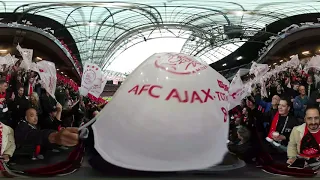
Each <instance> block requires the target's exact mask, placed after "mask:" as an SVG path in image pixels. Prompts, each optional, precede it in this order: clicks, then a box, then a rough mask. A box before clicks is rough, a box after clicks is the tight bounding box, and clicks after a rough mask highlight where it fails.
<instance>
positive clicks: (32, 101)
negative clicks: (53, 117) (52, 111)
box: [29, 92, 42, 116]
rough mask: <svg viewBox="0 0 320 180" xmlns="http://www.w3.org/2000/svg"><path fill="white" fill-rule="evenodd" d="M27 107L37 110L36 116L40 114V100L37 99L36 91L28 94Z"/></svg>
mask: <svg viewBox="0 0 320 180" xmlns="http://www.w3.org/2000/svg"><path fill="white" fill-rule="evenodd" d="M29 107H31V108H33V109H35V110H37V114H38V116H41V115H42V109H41V106H40V100H39V96H38V94H37V93H36V92H33V93H32V94H31V96H30V100H29Z"/></svg>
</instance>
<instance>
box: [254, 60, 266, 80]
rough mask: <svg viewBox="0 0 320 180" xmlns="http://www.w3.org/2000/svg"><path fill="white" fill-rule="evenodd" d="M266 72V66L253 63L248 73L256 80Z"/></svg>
mask: <svg viewBox="0 0 320 180" xmlns="http://www.w3.org/2000/svg"><path fill="white" fill-rule="evenodd" d="M268 71H269V66H268V64H258V63H256V62H253V63H252V65H251V68H250V71H249V73H250V74H254V75H255V77H256V78H257V77H261V76H263V75H265V74H266V73H267V72H268Z"/></svg>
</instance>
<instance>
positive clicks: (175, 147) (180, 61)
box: [93, 53, 229, 171]
mask: <svg viewBox="0 0 320 180" xmlns="http://www.w3.org/2000/svg"><path fill="white" fill-rule="evenodd" d="M168 67H170V68H168ZM199 79H201V81H199ZM177 82H178V83H177ZM228 89H229V82H228V80H227V79H225V77H223V76H222V75H221V74H219V73H218V72H217V71H215V70H214V69H213V68H210V67H209V66H208V65H206V64H202V63H200V62H199V61H197V60H196V59H195V58H194V57H192V56H188V55H184V54H177V53H159V54H155V55H153V56H151V57H149V58H148V59H147V60H146V61H144V62H143V63H142V64H140V66H139V67H138V68H137V69H136V70H134V71H133V72H132V73H131V74H130V76H129V77H128V78H127V79H126V82H125V83H124V84H123V85H121V86H120V88H119V89H118V91H117V92H116V93H115V95H114V96H113V99H112V101H111V102H109V103H108V104H107V105H106V106H105V108H104V109H103V110H102V111H101V112H100V113H99V115H98V117H97V118H98V119H97V121H96V122H95V123H94V124H93V131H94V138H95V139H94V142H95V149H96V150H97V151H98V152H99V154H100V155H101V156H102V158H103V159H105V160H106V161H108V162H109V163H112V164H114V165H116V166H119V167H124V168H128V169H133V170H143V171H186V170H199V169H204V168H208V167H211V166H214V165H216V164H218V163H220V162H221V161H222V159H223V157H224V155H225V153H226V152H227V144H226V142H227V139H228V129H229V128H228V127H229V123H228V120H229V118H228V109H227V108H228V100H227V99H228Z"/></svg>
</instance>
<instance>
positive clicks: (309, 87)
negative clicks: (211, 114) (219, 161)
mask: <svg viewBox="0 0 320 180" xmlns="http://www.w3.org/2000/svg"><path fill="white" fill-rule="evenodd" d="M319 77H320V73H319V72H318V71H316V70H314V69H310V70H308V72H305V71H303V70H301V68H289V69H286V70H284V71H282V72H279V73H278V74H276V75H274V76H272V77H270V78H269V79H268V80H267V82H266V90H267V95H268V97H261V93H260V92H261V90H260V88H261V86H259V85H255V87H253V91H252V93H251V94H250V95H249V96H248V97H246V98H245V99H243V100H242V102H241V104H240V105H238V106H237V107H235V108H233V109H232V110H230V111H229V115H230V133H229V140H230V141H229V143H228V147H229V150H230V151H231V152H232V153H235V154H237V155H238V156H239V157H240V158H241V159H243V160H245V161H246V162H251V163H257V160H256V157H258V154H259V153H262V152H263V151H268V153H269V154H271V155H273V156H274V157H277V158H278V159H280V160H281V161H283V162H287V163H288V164H291V163H293V162H294V161H295V160H296V158H297V157H305V158H307V159H310V158H313V157H319V156H320V149H319V144H320V131H319V130H320V126H319V123H320V122H319V120H320V117H319V110H318V109H319V105H320V82H319V79H320V78H319Z"/></svg>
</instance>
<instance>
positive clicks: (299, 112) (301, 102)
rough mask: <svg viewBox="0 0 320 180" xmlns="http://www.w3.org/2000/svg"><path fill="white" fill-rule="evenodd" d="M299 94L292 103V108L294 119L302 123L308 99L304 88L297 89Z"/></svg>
mask: <svg viewBox="0 0 320 180" xmlns="http://www.w3.org/2000/svg"><path fill="white" fill-rule="evenodd" d="M299 93H300V95H299V96H297V97H296V98H295V99H294V101H293V108H294V115H295V117H297V118H298V119H299V120H300V121H303V118H304V113H305V110H306V108H307V104H308V101H309V98H308V96H307V95H306V90H305V87H304V86H300V87H299Z"/></svg>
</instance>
